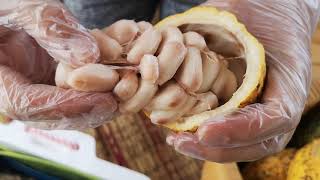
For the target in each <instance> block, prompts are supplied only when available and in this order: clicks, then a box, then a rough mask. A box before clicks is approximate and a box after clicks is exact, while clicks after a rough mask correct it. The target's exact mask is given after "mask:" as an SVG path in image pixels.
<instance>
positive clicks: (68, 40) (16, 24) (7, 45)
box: [0, 0, 117, 129]
mask: <svg viewBox="0 0 320 180" xmlns="http://www.w3.org/2000/svg"><path fill="white" fill-rule="evenodd" d="M99 56H100V53H99V49H98V46H97V44H96V42H95V40H94V38H93V37H92V36H91V35H90V34H89V33H88V31H87V30H86V29H85V28H84V27H83V26H81V25H80V24H79V23H78V21H77V20H76V19H75V18H74V17H73V16H72V15H71V13H70V12H69V11H67V10H66V9H64V7H63V5H62V4H61V3H60V2H59V1H54V0H2V1H1V6H0V114H3V115H5V116H8V117H10V118H12V119H19V120H23V121H26V122H29V124H32V125H33V126H37V127H42V128H50V129H51V128H64V129H74V128H87V127H95V126H98V125H101V124H102V123H103V122H105V121H107V120H110V119H111V118H112V116H113V114H114V112H115V111H116V109H117V104H116V101H115V100H114V98H113V96H112V95H111V94H108V93H84V92H77V91H74V90H65V89H61V88H58V87H56V86H54V77H55V68H56V66H57V62H62V63H65V64H69V65H70V66H72V67H74V68H77V67H80V66H82V65H84V64H87V63H95V62H97V61H98V60H99Z"/></svg>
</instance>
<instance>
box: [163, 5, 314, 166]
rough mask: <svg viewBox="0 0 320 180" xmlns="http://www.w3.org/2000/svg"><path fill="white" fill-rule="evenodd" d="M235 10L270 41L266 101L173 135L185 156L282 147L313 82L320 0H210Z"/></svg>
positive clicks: (239, 156)
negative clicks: (313, 41)
mask: <svg viewBox="0 0 320 180" xmlns="http://www.w3.org/2000/svg"><path fill="white" fill-rule="evenodd" d="M204 5H212V6H215V7H217V8H220V9H224V10H227V11H231V12H232V13H234V14H235V15H236V16H237V17H238V19H239V20H240V21H241V22H242V23H244V24H245V25H246V26H247V28H248V30H249V31H250V32H251V33H252V34H253V35H254V36H255V37H257V38H258V39H259V40H260V42H261V43H262V44H263V45H264V47H265V50H266V56H267V59H266V60H267V66H268V74H267V80H266V85H265V90H264V92H263V97H262V99H261V102H260V103H256V104H252V105H249V106H247V107H245V108H242V109H239V110H237V111H236V112H234V113H232V114H228V115H225V116H223V117H214V118H211V119H208V120H207V121H206V122H205V123H203V124H202V125H201V126H200V128H199V129H198V130H197V132H196V133H195V134H190V133H180V134H173V135H170V136H168V138H167V142H168V144H170V145H172V146H174V148H175V149H176V150H177V151H178V152H180V153H183V154H185V155H189V156H191V157H194V158H198V159H202V160H209V161H214V162H232V161H252V160H256V159H259V158H262V157H264V156H266V155H269V154H273V153H276V152H279V151H281V150H282V149H283V148H284V147H285V146H286V145H287V143H288V141H289V140H290V139H291V137H292V134H293V132H294V130H295V129H296V127H297V125H298V124H299V121H300V118H301V115H302V112H303V109H304V106H305V103H306V100H307V96H308V93H309V86H310V81H311V59H310V42H311V36H312V34H313V32H314V30H315V26H316V23H317V21H318V17H319V14H320V8H319V7H320V1H319V0H290V1H284V0H268V1H266V0H210V1H207V2H206V3H205V4H204Z"/></svg>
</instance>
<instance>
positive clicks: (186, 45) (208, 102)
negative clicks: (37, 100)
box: [56, 7, 266, 132]
mask: <svg viewBox="0 0 320 180" xmlns="http://www.w3.org/2000/svg"><path fill="white" fill-rule="evenodd" d="M91 33H92V35H93V36H94V37H95V38H96V39H97V42H98V45H99V48H100V51H101V57H102V61H101V64H89V65H86V66H83V67H80V68H79V69H76V70H73V69H71V68H70V67H65V66H64V65H60V66H58V69H57V74H56V84H57V86H61V87H64V88H74V89H78V90H82V91H98V92H105V91H111V90H112V91H113V93H114V94H115V96H116V97H118V100H119V110H120V112H121V113H136V112H138V111H143V112H145V113H146V115H147V116H148V117H150V119H151V120H152V121H153V122H154V123H157V124H160V125H163V126H165V127H167V128H169V129H171V130H174V131H191V132H193V131H195V130H196V129H197V128H198V126H199V125H200V124H201V123H203V122H204V121H206V120H207V119H209V118H212V117H214V116H217V115H222V114H224V113H228V112H231V111H233V110H235V109H237V108H241V107H244V106H246V105H248V104H250V103H253V102H255V101H256V99H257V97H258V95H259V94H260V93H261V91H262V88H263V84H264V79H265V75H266V63H265V52H264V48H263V46H262V45H261V44H260V43H259V42H258V41H257V40H256V39H255V38H254V37H253V36H252V35H251V34H250V33H248V32H247V30H246V28H245V26H244V25H242V24H241V23H239V22H238V21H237V19H236V17H235V16H234V15H232V14H231V13H229V12H225V11H218V10H217V9H215V8H213V7H195V8H192V9H190V10H188V11H186V12H184V13H181V14H177V15H173V16H170V17H167V18H165V19H164V20H162V21H160V22H159V23H158V24H157V25H155V26H154V27H153V26H152V25H151V24H149V23H147V22H139V23H135V22H134V21H130V20H120V21H118V22H116V23H114V24H113V25H111V26H109V27H107V28H105V29H104V30H102V31H101V30H93V31H91ZM58 72H59V73H60V74H59V73H58Z"/></svg>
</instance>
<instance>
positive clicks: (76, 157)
mask: <svg viewBox="0 0 320 180" xmlns="http://www.w3.org/2000/svg"><path fill="white" fill-rule="evenodd" d="M0 144H2V145H3V146H5V147H7V148H9V149H11V150H13V151H17V152H21V153H24V154H30V155H32V156H36V157H40V158H43V159H47V160H50V161H54V162H56V163H60V164H62V165H65V166H69V167H72V168H74V169H77V170H79V171H82V172H84V173H87V174H91V175H93V176H96V177H99V178H101V179H108V180H109V179H110V180H122V179H123V180H127V179H130V180H149V178H148V177H146V176H145V175H143V174H140V173H138V172H135V171H132V170H130V169H127V168H124V167H121V166H119V165H116V164H112V163H110V162H107V161H104V160H102V159H99V158H97V157H96V149H95V139H94V138H93V137H91V136H89V135H87V134H84V133H82V132H78V131H62V130H53V131H46V130H40V129H35V128H31V127H28V126H26V125H24V124H23V123H21V122H20V121H12V122H11V123H9V124H0Z"/></svg>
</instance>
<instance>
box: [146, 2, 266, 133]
mask: <svg viewBox="0 0 320 180" xmlns="http://www.w3.org/2000/svg"><path fill="white" fill-rule="evenodd" d="M184 24H203V25H216V26H219V27H223V28H224V29H226V30H227V31H229V32H230V33H232V34H233V35H234V36H235V37H236V39H237V40H238V41H239V42H240V44H242V46H243V48H244V56H245V57H244V58H245V60H246V64H247V67H246V73H245V77H244V79H243V83H242V85H241V86H240V87H239V88H238V90H237V91H236V92H235V93H234V95H233V97H232V98H231V99H230V100H229V101H228V102H227V103H225V104H224V105H222V106H220V107H218V108H216V109H214V110H211V111H206V112H203V113H200V114H196V115H193V116H190V117H184V118H182V119H180V120H177V121H175V122H171V123H167V124H164V126H165V127H167V128H169V129H171V130H173V131H191V132H194V131H196V130H197V128H198V127H199V125H200V124H201V123H203V122H204V121H206V120H208V119H210V118H212V117H214V116H217V115H223V114H225V113H228V112H231V111H234V110H236V109H237V108H241V107H244V106H246V105H248V104H251V103H253V102H255V101H256V98H257V97H258V95H259V94H260V93H261V91H262V88H263V84H264V79H265V76H266V62H265V51H264V48H263V46H262V44H260V43H259V42H258V40H257V39H256V38H255V37H253V36H252V35H251V34H250V33H249V32H248V31H247V30H246V28H245V26H244V25H243V24H241V23H239V22H238V20H237V18H236V17H235V16H234V15H233V14H231V13H229V12H226V11H219V10H217V9H216V8H214V7H200V6H199V7H195V8H191V9H190V10H188V11H186V12H184V13H181V14H176V15H172V16H169V17H167V18H165V19H163V20H162V21H160V22H159V23H158V24H156V26H155V27H156V28H157V29H159V30H161V29H164V28H166V27H168V26H175V27H179V26H181V25H184ZM146 115H147V116H148V114H146Z"/></svg>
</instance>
